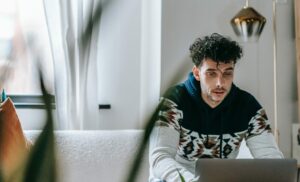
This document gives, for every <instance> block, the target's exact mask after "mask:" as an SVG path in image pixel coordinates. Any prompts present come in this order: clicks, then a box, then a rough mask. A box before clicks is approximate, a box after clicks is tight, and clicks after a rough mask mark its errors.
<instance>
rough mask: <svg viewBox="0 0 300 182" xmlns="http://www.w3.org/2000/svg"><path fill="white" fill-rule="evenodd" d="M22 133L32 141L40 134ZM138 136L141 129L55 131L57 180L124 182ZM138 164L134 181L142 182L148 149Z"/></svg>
mask: <svg viewBox="0 0 300 182" xmlns="http://www.w3.org/2000/svg"><path fill="white" fill-rule="evenodd" d="M24 133H25V135H26V136H27V138H29V139H31V140H32V141H35V139H36V138H37V137H38V135H39V133H40V131H29V130H27V131H25V132H24ZM142 136H143V131H142V130H95V131H93V130H86V131H76V130H74V131H73V130H70V131H67V130H64V131H62V130H61V131H55V138H56V142H55V143H56V144H57V145H56V146H57V147H56V148H57V158H58V160H57V161H58V173H59V174H58V175H59V181H61V182H83V181H84V182H97V181H99V182H105V181H108V182H122V181H125V180H126V176H127V173H128V171H129V169H130V166H131V163H132V161H133V159H134V158H133V157H134V153H135V152H136V151H137V149H138V145H139V142H140V139H141V138H142ZM140 162H141V166H140V171H139V175H138V177H137V180H136V181H137V182H144V181H145V182H146V181H147V180H148V175H149V172H148V170H149V163H148V149H146V151H145V155H144V158H143V159H141V160H140Z"/></svg>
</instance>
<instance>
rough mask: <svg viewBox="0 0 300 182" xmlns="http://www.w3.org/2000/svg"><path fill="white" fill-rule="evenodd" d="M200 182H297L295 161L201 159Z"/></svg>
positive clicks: (199, 161)
mask: <svg viewBox="0 0 300 182" xmlns="http://www.w3.org/2000/svg"><path fill="white" fill-rule="evenodd" d="M196 175H197V176H200V178H199V182H296V180H297V161H296V160H295V159H199V160H198V161H197V163H196Z"/></svg>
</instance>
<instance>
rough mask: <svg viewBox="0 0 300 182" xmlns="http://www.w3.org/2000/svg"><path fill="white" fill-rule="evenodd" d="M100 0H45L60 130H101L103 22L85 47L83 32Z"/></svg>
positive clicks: (57, 125)
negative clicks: (99, 76)
mask: <svg viewBox="0 0 300 182" xmlns="http://www.w3.org/2000/svg"><path fill="white" fill-rule="evenodd" d="M99 3H100V0H99V1H94V0H88V1H86V0H44V9H45V15H46V21H47V26H48V32H49V37H50V42H51V48H52V56H53V61H54V74H55V96H56V109H57V118H58V120H57V123H56V128H57V129H99V125H98V123H99V121H98V103H97V100H98V99H97V72H96V71H97V70H96V69H97V63H96V62H97V52H98V51H97V45H98V35H99V24H96V26H95V25H94V28H93V29H92V32H91V34H89V35H90V36H91V37H90V39H85V41H86V44H84V45H85V46H83V44H82V41H81V40H82V39H81V35H82V34H83V32H84V30H85V27H86V25H87V20H88V19H89V17H90V16H91V15H93V14H94V13H95V9H96V7H97V6H99Z"/></svg>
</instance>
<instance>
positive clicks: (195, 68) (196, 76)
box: [192, 65, 200, 81]
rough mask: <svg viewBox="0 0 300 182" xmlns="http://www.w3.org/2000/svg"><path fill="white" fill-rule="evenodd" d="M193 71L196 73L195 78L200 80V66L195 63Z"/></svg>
mask: <svg viewBox="0 0 300 182" xmlns="http://www.w3.org/2000/svg"><path fill="white" fill-rule="evenodd" d="M192 72H193V75H194V77H195V79H196V80H197V81H200V70H199V68H198V67H197V66H195V65H194V66H193V69H192Z"/></svg>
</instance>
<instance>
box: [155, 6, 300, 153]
mask: <svg viewBox="0 0 300 182" xmlns="http://www.w3.org/2000/svg"><path fill="white" fill-rule="evenodd" d="M249 3H250V4H249V5H250V6H253V7H254V8H255V9H256V10H257V11H258V12H260V13H261V14H262V15H263V16H265V17H266V19H267V24H266V26H265V28H264V31H263V33H262V35H261V38H260V40H259V41H258V42H257V43H243V42H240V44H241V45H242V46H243V48H244V57H243V58H242V60H241V61H240V62H239V63H238V64H237V69H236V75H235V83H236V84H237V85H238V86H239V87H240V88H242V89H245V90H247V91H249V92H251V93H252V94H253V95H254V96H255V97H256V98H257V99H258V100H259V101H260V103H261V105H262V106H263V107H265V109H266V110H267V113H268V117H269V119H270V121H271V122H272V125H273V124H274V123H273V121H274V99H273V98H274V97H273V96H274V95H273V90H274V84H273V29H272V26H273V24H272V0H265V1H260V0H252V1H249ZM243 6H244V1H240V0H223V1H219V0H210V1H196V0H191V1H181V0H164V1H162V51H161V54H162V66H161V70H162V71H161V78H162V80H161V82H162V84H161V85H162V87H161V91H162V92H164V91H165V90H166V88H167V87H168V86H169V85H170V84H169V83H170V82H171V84H175V83H177V82H178V81H179V80H183V79H185V77H186V75H187V73H188V72H189V70H190V69H191V66H192V64H191V60H190V59H189V58H188V48H189V45H190V44H191V43H192V42H193V41H194V40H195V39H196V38H197V37H198V36H204V35H207V34H211V33H212V32H218V33H221V34H224V35H228V36H230V37H232V38H233V39H235V40H239V39H238V38H237V37H236V36H235V35H234V33H233V30H232V28H231V25H230V23H229V22H230V20H231V18H232V17H233V16H234V15H235V14H236V13H237V12H238V11H239V10H240V9H241V8H242V7H243ZM276 15H277V17H278V18H277V19H276V23H277V24H278V26H277V32H278V33H277V37H278V48H277V55H278V58H277V59H278V60H277V61H278V64H277V71H278V73H277V77H278V80H277V81H278V83H277V89H278V91H277V92H278V93H277V99H278V126H279V132H280V136H279V146H280V148H281V150H282V151H283V153H284V154H285V156H287V157H289V156H291V123H292V122H297V113H296V80H295V79H296V73H295V71H296V70H295V45H294V38H293V37H294V30H293V21H294V19H293V1H292V0H287V1H286V3H277V14H276ZM186 65H189V66H186ZM182 72H185V74H183V75H184V76H183V77H182ZM174 75H177V76H178V78H177V80H172V77H173V76H174Z"/></svg>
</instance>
